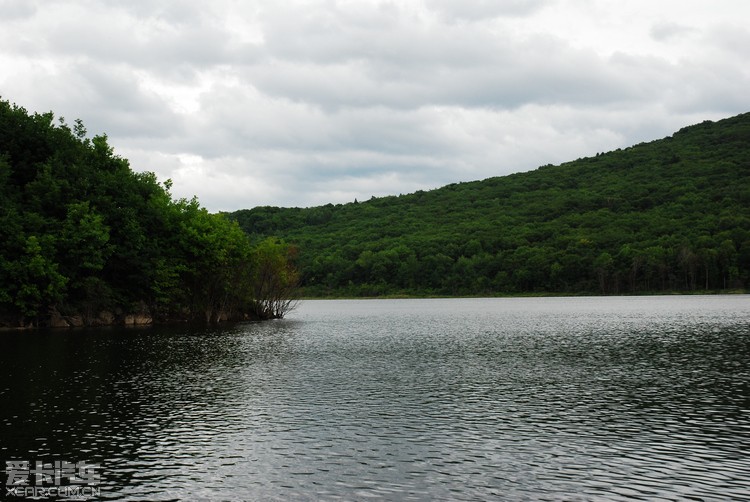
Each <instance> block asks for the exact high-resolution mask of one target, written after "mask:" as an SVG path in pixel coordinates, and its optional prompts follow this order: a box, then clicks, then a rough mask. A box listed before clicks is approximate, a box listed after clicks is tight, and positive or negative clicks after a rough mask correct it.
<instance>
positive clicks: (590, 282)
mask: <svg viewBox="0 0 750 502" xmlns="http://www.w3.org/2000/svg"><path fill="white" fill-rule="evenodd" d="M231 217H232V218H234V219H236V220H237V221H238V222H239V223H240V226H241V227H242V228H243V229H244V230H245V231H246V232H247V233H249V234H250V235H251V237H253V238H256V239H258V238H261V237H265V236H268V235H277V236H279V237H282V238H284V239H286V240H287V241H289V242H292V243H295V244H297V245H298V246H299V249H300V254H299V258H298V260H299V261H298V264H299V267H300V268H301V270H302V274H303V279H302V285H303V287H304V288H305V294H306V295H309V296H323V295H348V296H358V295H362V296H374V295H386V294H414V295H433V294H436V295H484V294H505V293H535V292H552V293H554V292H559V293H604V294H618V293H619V294H622V293H637V292H658V291H690V290H729V289H735V290H736V289H745V288H747V287H748V285H749V284H750V113H746V114H743V115H739V116H736V117H733V118H729V119H726V120H722V121H719V122H704V123H702V124H698V125H694V126H691V127H686V128H684V129H681V130H680V131H679V132H677V133H675V134H674V135H673V136H671V137H667V138H664V139H661V140H658V141H653V142H650V143H643V144H639V145H636V146H633V147H630V148H626V149H622V150H620V149H618V150H616V151H613V152H609V153H606V154H600V155H596V156H595V157H589V158H583V159H579V160H576V161H573V162H568V163H565V164H561V165H558V166H552V165H547V166H542V167H540V168H538V169H537V170H535V171H532V172H526V173H519V174H513V175H510V176H503V177H496V178H489V179H486V180H483V181H475V182H469V183H457V184H452V185H448V186H445V187H442V188H440V189H437V190H431V191H419V192H416V193H413V194H409V195H402V196H397V197H396V196H393V197H383V198H373V199H371V200H369V201H367V202H361V203H350V204H344V205H341V204H337V205H334V204H328V205H325V206H320V207H313V208H305V209H300V208H278V207H257V208H254V209H250V210H241V211H237V212H235V213H232V214H231Z"/></svg>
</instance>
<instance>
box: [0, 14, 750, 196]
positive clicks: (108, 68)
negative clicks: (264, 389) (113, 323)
mask: <svg viewBox="0 0 750 502" xmlns="http://www.w3.org/2000/svg"><path fill="white" fill-rule="evenodd" d="M0 9H1V10H2V11H3V14H4V15H3V17H2V18H0V67H2V68H3V70H4V71H2V72H0V94H1V95H2V96H3V99H8V100H11V101H14V102H17V103H18V104H20V105H22V106H25V107H26V108H28V109H30V110H32V111H49V110H52V111H54V112H55V113H56V114H57V115H63V116H65V117H66V118H67V119H68V120H69V121H72V119H74V118H78V117H80V118H81V119H83V120H84V123H85V124H86V125H87V127H88V129H89V131H90V132H91V133H92V134H97V133H101V132H105V133H107V134H108V135H109V137H110V143H111V144H112V145H113V146H114V147H115V149H116V151H117V152H118V153H119V154H121V155H123V156H125V157H128V158H130V160H131V165H132V166H133V168H134V169H136V170H150V171H154V172H156V173H157V174H158V175H159V176H160V177H161V178H162V179H164V178H167V177H170V178H172V179H173V181H174V186H173V192H174V194H175V195H176V196H179V197H188V198H189V197H191V196H192V195H194V194H195V195H197V196H198V197H199V199H200V200H201V202H202V203H203V204H204V205H206V206H207V207H208V208H209V209H211V210H232V209H239V208H246V207H252V206H255V205H266V204H269V205H289V206H292V205H296V206H306V205H315V204H325V203H327V202H333V203H337V202H347V201H351V200H354V198H355V197H356V198H358V199H359V200H364V199H368V198H369V197H370V196H372V195H388V194H398V193H408V192H411V191H414V190H417V189H427V188H435V187H438V186H441V185H444V184H447V183H452V182H456V181H465V180H472V179H481V178H485V177H489V176H495V175H502V174H508V173H510V172H515V171H520V170H528V169H533V168H535V167H537V166H539V165H541V164H547V163H559V162H563V161H566V160H570V159H574V158H577V157H581V156H586V155H593V154H595V153H597V152H600V151H606V150H610V149H614V148H618V147H624V146H628V145H630V144H633V143H637V142H640V141H646V140H650V139H656V138H659V137H663V136H665V135H667V134H670V133H671V132H673V131H675V130H677V129H679V128H680V127H682V126H684V125H687V124H690V123H695V122H700V121H702V120H706V119H718V118H722V117H726V116H730V115H734V114H737V113H741V112H745V111H747V109H748V107H749V105H750V103H748V98H747V97H746V94H747V93H746V89H747V88H750V70H748V68H750V55H748V52H747V50H746V48H747V47H748V44H750V31H748V29H747V28H746V27H745V26H744V24H743V23H741V22H740V21H741V20H742V19H746V18H748V17H749V16H750V3H748V2H744V1H742V0H717V2H715V3H712V4H711V5H706V6H701V5H699V4H696V3H685V2H682V1H680V2H678V1H676V0H664V1H660V2H650V1H646V0H639V1H633V2H594V1H592V0H536V1H524V2H521V1H508V2H489V1H484V0H482V1H478V2H471V3H467V2H459V1H450V0H388V1H385V0H382V1H381V0H357V1H354V0H348V1H347V0H309V1H308V0H306V1H302V0H299V1H291V2H283V3H279V2H271V1H267V0H256V1H254V2H234V1H231V0H216V1H215V2H199V1H197V0H183V1H179V2H177V1H168V0H158V1H145V0H128V1H124V0H123V1H116V2H95V1H93V0H60V1H56V2H41V1H23V0H18V1H14V0H0Z"/></svg>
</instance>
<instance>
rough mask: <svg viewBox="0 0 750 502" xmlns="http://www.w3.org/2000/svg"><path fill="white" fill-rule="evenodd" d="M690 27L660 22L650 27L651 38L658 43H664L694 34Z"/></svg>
mask: <svg viewBox="0 0 750 502" xmlns="http://www.w3.org/2000/svg"><path fill="white" fill-rule="evenodd" d="M696 31H697V30H696V29H695V28H693V27H691V26H685V25H681V24H677V23H668V22H661V23H657V24H654V25H653V26H652V27H651V37H652V38H653V39H655V40H658V41H660V42H665V41H668V40H670V39H673V38H679V37H682V36H685V35H689V34H691V33H694V32H696Z"/></svg>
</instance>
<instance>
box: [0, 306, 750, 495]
mask: <svg viewBox="0 0 750 502" xmlns="http://www.w3.org/2000/svg"><path fill="white" fill-rule="evenodd" d="M0 344H1V346H2V349H0V351H1V352H0V353H1V354H2V355H1V356H0V357H1V358H2V359H1V362H2V364H1V365H0V460H6V459H26V460H32V461H34V460H44V461H54V460H68V461H80V460H89V461H91V462H96V463H99V464H101V466H102V468H103V473H102V487H101V495H102V497H103V498H109V499H129V500H168V499H181V500H185V499H190V500H194V499H208V500H233V499H244V500H258V499H262V500H269V499H270V500H289V499H292V500H319V499H323V500H335V499H344V500H364V499H388V500H435V499H438V500H487V499H505V500H558V499H567V500H600V499H606V500H626V499H643V500H659V499H663V500H684V499H694V500H721V499H727V498H733V499H746V500H750V455H749V454H748V452H749V451H750V389H749V386H748V383H749V382H750V297H748V296H724V297H721V296H714V297H639V298H543V299H470V300H468V299H467V300H442V299H441V300H362V301H308V302H304V303H303V304H302V305H301V306H300V308H299V309H298V310H296V311H295V312H293V314H291V315H290V316H289V318H288V319H285V320H282V321H274V322H267V323H249V324H239V325H234V326H231V327H224V328H221V329H205V328H204V329H197V330H196V329H188V328H184V327H183V328H179V329H175V328H170V329H166V328H153V329H144V330H103V331H85V330H82V331H54V332H47V333H0ZM3 466H4V463H3ZM0 479H2V476H0Z"/></svg>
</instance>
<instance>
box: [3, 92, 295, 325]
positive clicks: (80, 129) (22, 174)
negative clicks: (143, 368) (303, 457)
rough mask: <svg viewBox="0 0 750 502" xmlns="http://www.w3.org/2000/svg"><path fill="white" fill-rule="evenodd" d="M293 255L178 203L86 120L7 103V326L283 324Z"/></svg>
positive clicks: (188, 204) (292, 282) (278, 244)
mask: <svg viewBox="0 0 750 502" xmlns="http://www.w3.org/2000/svg"><path fill="white" fill-rule="evenodd" d="M288 251H289V250H288V248H287V247H286V246H285V245H284V244H283V243H281V242H279V241H277V240H275V239H268V240H264V241H261V242H256V243H251V242H250V239H249V238H248V236H247V235H246V234H245V233H244V232H242V230H241V229H240V228H239V227H238V226H237V224H236V223H234V222H230V221H229V220H228V219H227V218H226V217H224V216H223V215H218V214H210V213H209V212H208V211H206V209H204V208H202V207H200V205H199V204H198V201H197V200H196V199H192V200H185V199H181V200H173V199H172V197H171V195H170V193H169V182H167V183H165V184H164V185H161V184H160V183H158V182H157V180H156V176H155V175H154V174H153V173H135V172H133V171H132V170H131V169H130V166H129V164H128V161H127V160H125V159H123V158H121V157H118V156H117V155H115V153H114V150H113V149H112V147H111V146H109V144H108V143H107V137H106V136H104V135H100V136H95V137H93V138H88V137H87V135H86V129H85V128H84V126H83V123H82V122H81V121H76V122H75V125H73V126H72V127H70V126H68V125H67V124H66V123H65V121H64V120H62V119H59V120H55V118H54V116H53V114H52V113H51V112H50V113H44V114H38V113H37V114H29V113H28V112H27V111H26V110H25V109H23V108H21V107H19V106H16V105H11V104H10V103H9V102H7V101H3V100H0V327H8V326H9V327H30V326H35V327H36V326H60V327H62V326H83V325H102V324H107V325H108V324H118V323H119V324H149V323H151V322H152V321H159V320H168V319H172V320H174V319H179V320H189V319H203V320H207V321H215V320H219V319H224V318H230V317H231V318H246V317H253V318H259V319H263V318H269V317H279V316H281V315H283V314H284V312H285V310H286V309H287V308H288V307H289V306H290V305H291V303H288V300H290V299H291V291H290V290H291V289H292V288H291V287H292V286H294V285H295V283H296V279H295V276H296V272H295V271H294V269H293V268H292V267H290V266H289V260H288V259H287V258H288V254H287V253H288Z"/></svg>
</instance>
